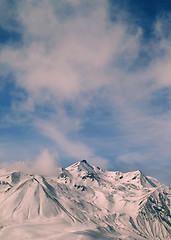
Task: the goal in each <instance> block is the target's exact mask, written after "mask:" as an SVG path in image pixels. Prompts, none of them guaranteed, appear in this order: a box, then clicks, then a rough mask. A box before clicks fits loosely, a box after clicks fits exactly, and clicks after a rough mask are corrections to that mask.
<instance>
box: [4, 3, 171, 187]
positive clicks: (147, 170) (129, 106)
mask: <svg viewBox="0 0 171 240" xmlns="http://www.w3.org/2000/svg"><path fill="white" fill-rule="evenodd" d="M41 159H42V164H44V162H45V161H44V159H47V162H49V166H50V168H51V169H52V168H53V164H52V163H53V162H55V163H56V164H57V165H58V166H62V167H67V166H69V165H71V164H73V163H75V162H77V161H80V160H82V159H86V160H87V161H88V162H89V163H90V164H92V165H95V166H99V167H102V168H104V169H107V170H112V171H123V172H127V171H134V170H137V169H140V170H141V171H142V172H143V173H144V174H145V175H150V176H152V177H154V178H157V179H158V180H159V181H161V182H162V183H164V184H167V185H170V182H171V177H170V176H171V1H169V0H165V1H161V0H150V1H149V0H120V1H116V0H93V1H92V0H65V1H63V0H58V1H53V0H23V1H16V0H1V1H0V162H7V163H9V164H10V163H12V162H15V161H32V162H34V161H38V162H39V163H41ZM47 165H48V164H47ZM47 165H46V164H45V166H46V167H47ZM46 167H45V168H46Z"/></svg>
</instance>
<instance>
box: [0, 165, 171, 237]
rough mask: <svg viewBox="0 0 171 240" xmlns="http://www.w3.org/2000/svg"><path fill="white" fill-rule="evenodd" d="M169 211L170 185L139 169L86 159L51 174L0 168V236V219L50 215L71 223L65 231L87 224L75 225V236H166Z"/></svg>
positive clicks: (169, 227) (170, 223)
mask: <svg viewBox="0 0 171 240" xmlns="http://www.w3.org/2000/svg"><path fill="white" fill-rule="evenodd" d="M170 211H171V189H170V188H169V187H167V186H165V185H164V184H160V183H159V182H158V181H157V180H156V179H154V178H152V177H147V176H145V175H144V174H143V173H142V172H141V171H140V170H137V171H133V172H128V173H121V172H118V171H117V172H114V171H113V172H112V171H106V170H104V169H101V168H99V167H95V166H92V165H90V164H89V163H88V162H87V161H86V160H82V161H80V162H77V163H75V164H73V165H71V166H69V167H67V168H60V169H59V173H58V175H57V176H41V175H38V174H34V173H30V172H29V173H26V172H25V171H23V172H22V171H16V170H15V169H14V171H12V170H10V171H8V170H5V169H0V223H1V222H2V224H1V225H2V230H0V237H1V234H2V236H3V233H5V229H8V224H7V227H6V228H4V226H5V225H4V223H3V222H6V223H7V222H9V221H10V222H12V223H13V224H14V223H15V224H16V223H18V222H20V223H23V224H25V223H26V222H29V223H30V224H31V223H32V222H33V221H38V222H44V221H45V222H46V221H50V220H52V219H54V221H64V222H65V224H64V225H69V226H71V229H72V231H71V233H70V236H72V235H73V229H74V228H75V227H76V226H80V227H79V228H80V229H81V228H83V229H84V227H86V228H88V230H86V231H85V229H84V230H83V231H82V232H81V233H79V231H76V233H75V234H78V235H79V234H80V235H81V237H82V238H80V239H97V238H96V237H97V236H100V235H99V234H101V236H103V238H102V239H142V240H143V239H161V240H165V239H171V215H170ZM64 228H65V227H64ZM87 231H88V232H87ZM92 231H93V232H92ZM64 232H65V231H64ZM56 234H57V235H56V237H55V238H54V239H55V240H56V239H65V237H64V235H63V237H64V238H58V233H56ZM39 235H41V234H40V233H39ZM85 236H86V237H85ZM4 239H5V238H4ZM30 239H31V238H30ZM33 239H34V238H33ZM35 239H36V238H35ZM42 239H43V237H42ZM52 239H53V238H52ZM73 239H74V238H73ZM98 239H100V238H98Z"/></svg>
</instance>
